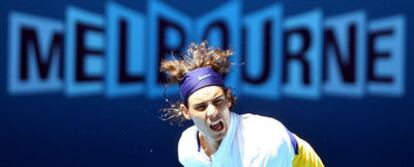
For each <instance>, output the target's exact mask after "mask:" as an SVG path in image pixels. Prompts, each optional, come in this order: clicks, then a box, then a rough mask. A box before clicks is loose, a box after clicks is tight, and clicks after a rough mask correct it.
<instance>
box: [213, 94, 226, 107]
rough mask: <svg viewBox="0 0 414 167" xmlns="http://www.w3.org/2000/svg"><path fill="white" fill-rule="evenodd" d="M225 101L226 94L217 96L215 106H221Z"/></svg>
mask: <svg viewBox="0 0 414 167" xmlns="http://www.w3.org/2000/svg"><path fill="white" fill-rule="evenodd" d="M223 102H224V96H222V97H219V98H217V99H216V100H214V102H213V103H214V105H215V106H220V105H221V104H223Z"/></svg>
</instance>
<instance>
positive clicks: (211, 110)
mask: <svg viewBox="0 0 414 167" xmlns="http://www.w3.org/2000/svg"><path fill="white" fill-rule="evenodd" d="M217 114H218V110H217V108H216V106H214V105H212V104H209V105H208V107H207V117H212V118H214V117H216V116H217Z"/></svg>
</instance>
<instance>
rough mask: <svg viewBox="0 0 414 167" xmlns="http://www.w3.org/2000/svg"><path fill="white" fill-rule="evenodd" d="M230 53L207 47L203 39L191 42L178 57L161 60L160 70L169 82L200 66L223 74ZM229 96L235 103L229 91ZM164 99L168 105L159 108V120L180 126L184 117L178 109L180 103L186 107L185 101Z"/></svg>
mask: <svg viewBox="0 0 414 167" xmlns="http://www.w3.org/2000/svg"><path fill="white" fill-rule="evenodd" d="M232 55H233V52H232V51H231V50H224V51H223V50H221V49H219V48H217V49H215V48H211V47H207V41H203V42H202V43H201V44H199V45H197V44H195V43H191V44H190V45H189V47H188V49H187V54H184V55H181V57H180V58H177V57H175V56H174V55H172V60H162V61H161V65H160V72H164V73H166V74H167V75H166V76H167V81H168V83H170V84H175V83H177V84H179V83H180V82H181V81H182V79H183V78H184V75H185V74H186V73H188V72H190V71H192V70H194V69H196V68H201V67H210V68H212V69H213V70H215V71H216V72H218V73H219V74H220V75H221V76H224V75H225V74H227V73H228V72H229V69H230V66H231V62H230V60H229V57H230V56H232ZM223 90H224V91H225V92H227V91H229V88H223ZM226 95H227V94H226ZM164 96H165V95H164ZM229 96H230V97H228V98H229V99H230V101H231V103H232V104H235V101H236V97H235V96H234V95H232V94H231V91H230V95H229ZM165 100H166V102H167V103H168V106H167V107H166V108H162V109H161V110H160V111H161V120H163V121H168V122H169V123H170V124H171V125H174V124H177V125H179V126H181V125H182V123H183V122H184V121H185V120H186V119H185V118H184V115H183V113H182V111H181V110H180V105H181V104H184V105H185V106H186V107H188V104H187V102H181V101H177V102H170V101H169V100H168V98H167V97H165ZM232 106H234V105H232Z"/></svg>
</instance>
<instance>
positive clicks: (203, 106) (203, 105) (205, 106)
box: [194, 103, 207, 111]
mask: <svg viewBox="0 0 414 167" xmlns="http://www.w3.org/2000/svg"><path fill="white" fill-rule="evenodd" d="M206 108H207V104H205V103H202V104H197V105H195V106H194V109H195V110H197V111H204V110H205V109H206Z"/></svg>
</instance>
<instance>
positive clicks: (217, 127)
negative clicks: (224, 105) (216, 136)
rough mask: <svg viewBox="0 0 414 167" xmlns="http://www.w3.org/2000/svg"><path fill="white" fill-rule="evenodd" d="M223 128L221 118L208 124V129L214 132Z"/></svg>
mask: <svg viewBox="0 0 414 167" xmlns="http://www.w3.org/2000/svg"><path fill="white" fill-rule="evenodd" d="M223 128H224V123H223V121H221V120H220V121H217V122H214V123H212V124H211V125H210V129H212V130H214V131H216V132H220V131H221V130H223Z"/></svg>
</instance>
